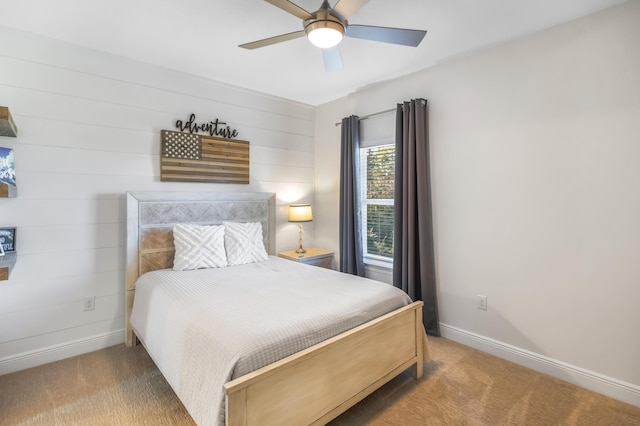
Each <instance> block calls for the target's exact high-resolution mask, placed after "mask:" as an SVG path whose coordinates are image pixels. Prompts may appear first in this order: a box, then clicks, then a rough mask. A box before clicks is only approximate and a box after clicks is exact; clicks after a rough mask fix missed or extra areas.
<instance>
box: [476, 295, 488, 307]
mask: <svg viewBox="0 0 640 426" xmlns="http://www.w3.org/2000/svg"><path fill="white" fill-rule="evenodd" d="M478 309H482V310H483V311H486V310H487V296H483V295H481V294H479V295H478Z"/></svg>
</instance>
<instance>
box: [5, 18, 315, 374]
mask: <svg viewBox="0 0 640 426" xmlns="http://www.w3.org/2000/svg"><path fill="white" fill-rule="evenodd" d="M0 105H3V106H8V107H9V108H10V110H11V112H12V115H13V117H14V119H15V122H16V124H17V126H18V132H19V133H18V138H7V137H0V146H3V147H8V148H13V149H14V153H15V163H16V172H17V183H18V197H17V198H15V199H0V227H2V226H17V228H18V231H17V249H18V261H17V264H16V266H15V269H14V271H13V274H12V275H11V277H10V279H9V280H8V281H0V374H4V373H8V372H10V371H15V370H18V369H21V368H26V367H29V366H33V365H37V364H40V363H43V362H47V361H52V360H55V359H58V358H62V357H66V356H70V355H75V354H78V353H82V352H84V351H88V350H93V349H98V348H100V347H102V346H106V345H110V344H116V343H121V342H123V341H124V334H123V331H122V330H123V327H124V295H123V288H124V272H123V270H124V269H123V268H124V264H123V263H124V244H125V216H124V215H125V192H126V191H130V190H180V191H181V190H189V191H218V190H220V191H269V192H276V193H277V200H278V201H277V205H278V207H277V211H278V218H277V246H278V247H277V248H278V249H279V250H282V249H287V250H288V249H292V248H295V247H296V243H297V227H296V226H295V225H293V224H289V223H288V222H286V205H287V204H288V203H290V202H296V201H299V202H313V179H314V174H313V168H314V159H313V155H314V153H313V140H314V110H313V108H312V107H310V106H307V105H302V104H298V103H294V102H290V101H286V100H282V99H277V98H273V97H269V96H265V95H261V94H257V93H254V92H250V91H247V90H241V89H238V88H233V87H229V86H225V85H221V84H218V83H215V82H212V81H208V80H206V79H202V78H198V77H195V76H191V75H186V74H182V73H179V72H174V71H170V70H167V69H162V68H158V67H154V66H150V65H147V64H143V63H140V62H136V61H133V60H129V59H125V58H122V57H117V56H113V55H109V54H106V53H100V52H96V51H92V50H88V49H84V48H80V47H78V46H73V45H69V44H65V43H61V42H57V41H54V40H52V39H43V38H40V37H37V36H33V35H29V34H26V33H21V32H17V31H14V30H10V29H7V28H1V27H0ZM192 112H193V113H195V114H196V116H197V118H198V119H199V121H208V120H213V119H215V118H219V119H220V120H223V121H227V122H228V123H229V125H230V126H231V127H232V128H235V129H237V130H238V131H239V132H240V134H239V135H238V139H243V140H248V141H250V143H251V145H250V146H251V182H250V184H249V185H223V184H198V183H167V182H160V179H159V162H160V158H159V151H160V130H162V129H167V130H175V128H174V123H175V121H176V120H177V119H183V120H184V119H186V118H187V116H188V115H189V114H190V113H192ZM313 236H314V223H309V224H306V225H305V242H306V243H307V245H311V244H312V243H313ZM91 296H95V297H96V303H95V310H94V311H89V312H84V311H83V309H82V303H81V302H82V299H83V298H85V297H91Z"/></svg>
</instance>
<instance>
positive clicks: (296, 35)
mask: <svg viewBox="0 0 640 426" xmlns="http://www.w3.org/2000/svg"><path fill="white" fill-rule="evenodd" d="M305 35H306V34H305V32H304V30H300V31H294V32H292V33H288V34H281V35H279V36H275V37H269V38H265V39H262V40H257V41H252V42H251V43H245V44H241V45H239V46H238V47H242V48H243V49H249V50H253V49H257V48H259V47H265V46H271V45H272V44H276V43H282V42H283V41H288V40H293V39H296V38H300V37H304V36H305Z"/></svg>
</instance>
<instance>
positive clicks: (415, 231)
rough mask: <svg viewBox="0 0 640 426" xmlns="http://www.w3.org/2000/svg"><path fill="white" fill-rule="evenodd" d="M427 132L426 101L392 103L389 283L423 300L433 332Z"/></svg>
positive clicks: (436, 324) (427, 325) (434, 308)
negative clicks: (392, 221) (393, 155)
mask: <svg viewBox="0 0 640 426" xmlns="http://www.w3.org/2000/svg"><path fill="white" fill-rule="evenodd" d="M428 134H429V132H428V123H427V101H426V100H424V99H414V100H411V101H410V102H404V105H403V104H398V107H397V110H396V165H395V188H394V190H395V198H394V205H395V224H394V234H393V285H395V286H396V287H399V288H401V289H402V290H404V291H405V292H407V294H409V296H410V297H411V298H412V299H413V300H422V301H423V302H424V308H423V311H422V315H423V318H422V319H423V321H424V326H425V328H426V330H427V333H429V334H433V335H436V336H439V335H440V325H439V320H438V305H437V300H436V274H435V261H434V255H433V251H434V250H433V225H432V217H431V177H430V170H429V138H428Z"/></svg>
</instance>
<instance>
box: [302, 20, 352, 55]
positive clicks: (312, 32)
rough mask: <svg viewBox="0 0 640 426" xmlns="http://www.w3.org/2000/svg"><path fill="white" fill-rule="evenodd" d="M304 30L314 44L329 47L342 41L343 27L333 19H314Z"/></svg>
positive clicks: (324, 47)
mask: <svg viewBox="0 0 640 426" xmlns="http://www.w3.org/2000/svg"><path fill="white" fill-rule="evenodd" d="M305 31H306V32H307V38H308V39H309V41H310V42H311V43H312V44H313V45H314V46H317V47H319V48H321V49H329V48H330V47H333V46H336V45H337V44H338V43H340V42H341V41H342V36H343V34H344V27H343V26H342V24H340V23H338V22H335V21H315V22H313V23H311V24H309V25H308V26H307V27H306V28H305Z"/></svg>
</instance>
